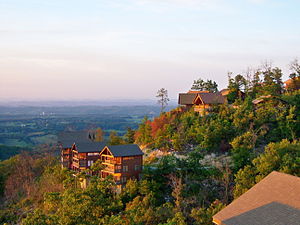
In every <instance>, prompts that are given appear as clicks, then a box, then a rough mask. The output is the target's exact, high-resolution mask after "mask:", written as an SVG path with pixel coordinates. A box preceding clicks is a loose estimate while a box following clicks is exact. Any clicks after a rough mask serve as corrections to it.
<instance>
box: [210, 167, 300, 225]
mask: <svg viewBox="0 0 300 225" xmlns="http://www.w3.org/2000/svg"><path fill="white" fill-rule="evenodd" d="M299 221H300V178H299V177H296V176H292V175H289V174H285V173H279V172H276V171H273V172H272V173H270V174H269V175H268V176H266V177H265V178H264V179H262V180H261V181H260V182H259V183H257V184H256V185H254V186H253V187H252V188H251V189H249V190H248V191H247V192H245V193H244V194H243V195H241V196H240V197H239V198H237V199H236V200H234V201H233V202H232V203H230V204H229V205H228V206H226V207H225V208H224V209H222V210H221V211H220V212H218V213H217V214H216V215H214V216H213V223H215V224H217V225H274V224H284V225H288V224H300V223H299Z"/></svg>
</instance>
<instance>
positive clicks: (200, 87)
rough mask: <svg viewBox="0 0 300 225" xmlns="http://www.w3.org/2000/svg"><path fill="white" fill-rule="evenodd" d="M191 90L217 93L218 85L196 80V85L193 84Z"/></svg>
mask: <svg viewBox="0 0 300 225" xmlns="http://www.w3.org/2000/svg"><path fill="white" fill-rule="evenodd" d="M191 89H192V90H197V91H209V92H217V91H218V84H217V83H216V82H215V81H212V80H207V81H204V80H202V79H201V78H199V79H198V80H194V83H193V85H192V88H191Z"/></svg>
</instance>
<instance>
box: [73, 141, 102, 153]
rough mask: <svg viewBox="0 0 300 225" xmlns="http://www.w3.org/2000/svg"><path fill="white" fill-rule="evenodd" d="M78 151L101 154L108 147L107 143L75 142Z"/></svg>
mask: <svg viewBox="0 0 300 225" xmlns="http://www.w3.org/2000/svg"><path fill="white" fill-rule="evenodd" d="M75 146H76V150H77V151H78V152H101V151H102V149H103V148H104V147H105V146H106V142H92V141H89V142H77V141H75Z"/></svg>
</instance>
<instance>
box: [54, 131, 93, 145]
mask: <svg viewBox="0 0 300 225" xmlns="http://www.w3.org/2000/svg"><path fill="white" fill-rule="evenodd" d="M75 140H76V142H80V143H84V142H91V140H90V139H88V133H87V131H64V132H60V133H59V134H58V143H60V144H61V145H62V147H63V148H71V147H72V145H73V144H74V143H75Z"/></svg>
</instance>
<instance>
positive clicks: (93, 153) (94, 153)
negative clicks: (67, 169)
mask: <svg viewBox="0 0 300 225" xmlns="http://www.w3.org/2000/svg"><path fill="white" fill-rule="evenodd" d="M87 155H88V156H93V155H99V152H89V153H88V154H87Z"/></svg>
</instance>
